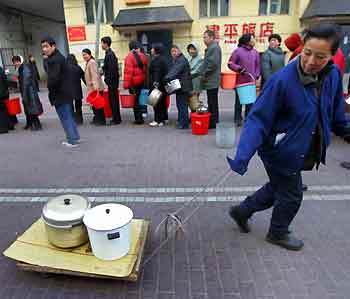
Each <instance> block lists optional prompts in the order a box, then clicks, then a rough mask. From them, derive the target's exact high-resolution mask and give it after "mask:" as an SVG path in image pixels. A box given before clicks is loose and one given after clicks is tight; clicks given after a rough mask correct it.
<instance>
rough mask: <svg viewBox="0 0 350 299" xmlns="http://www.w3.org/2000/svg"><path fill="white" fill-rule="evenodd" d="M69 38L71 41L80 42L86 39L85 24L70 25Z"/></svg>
mask: <svg viewBox="0 0 350 299" xmlns="http://www.w3.org/2000/svg"><path fill="white" fill-rule="evenodd" d="M68 40H69V41H70V42H78V41H85V40H86V33H85V26H69V27H68Z"/></svg>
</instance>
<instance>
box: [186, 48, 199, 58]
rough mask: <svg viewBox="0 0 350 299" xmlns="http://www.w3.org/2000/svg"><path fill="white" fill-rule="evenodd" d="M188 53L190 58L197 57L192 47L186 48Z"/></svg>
mask: <svg viewBox="0 0 350 299" xmlns="http://www.w3.org/2000/svg"><path fill="white" fill-rule="evenodd" d="M188 53H189V54H190V55H191V56H192V57H195V56H197V50H196V49H195V48H194V47H189V48H188Z"/></svg>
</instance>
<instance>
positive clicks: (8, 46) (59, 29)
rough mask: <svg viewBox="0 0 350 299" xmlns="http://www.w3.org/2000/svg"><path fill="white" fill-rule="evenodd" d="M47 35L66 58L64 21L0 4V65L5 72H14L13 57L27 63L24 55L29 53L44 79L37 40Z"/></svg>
mask: <svg viewBox="0 0 350 299" xmlns="http://www.w3.org/2000/svg"><path fill="white" fill-rule="evenodd" d="M48 35H50V36H53V37H55V39H56V42H57V46H58V48H59V49H60V50H61V52H62V53H63V54H65V55H66V54H67V53H68V45H67V35H66V26H65V23H64V21H57V20H53V19H49V18H47V17H45V16H39V15H34V14H33V13H25V12H23V11H22V10H20V9H18V8H11V7H5V6H1V5H0V65H1V66H2V67H3V68H4V69H5V70H6V71H8V72H10V73H13V72H15V67H14V65H13V63H12V57H13V56H14V55H20V56H22V57H23V59H25V60H27V59H28V54H32V55H33V56H34V58H35V60H36V62H37V66H38V69H39V72H40V75H41V77H42V78H45V75H46V74H45V72H44V68H43V65H42V51H41V45H40V41H41V39H42V38H43V37H44V36H48Z"/></svg>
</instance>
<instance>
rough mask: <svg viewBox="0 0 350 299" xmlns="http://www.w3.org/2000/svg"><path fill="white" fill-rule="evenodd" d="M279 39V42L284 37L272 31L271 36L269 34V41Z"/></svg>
mask: <svg viewBox="0 0 350 299" xmlns="http://www.w3.org/2000/svg"><path fill="white" fill-rule="evenodd" d="M273 38H274V39H277V40H278V42H279V43H281V42H282V37H281V36H280V35H279V34H277V33H272V34H271V35H270V36H269V42H270V41H271V40H272V39H273Z"/></svg>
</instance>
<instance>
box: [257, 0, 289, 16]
mask: <svg viewBox="0 0 350 299" xmlns="http://www.w3.org/2000/svg"><path fill="white" fill-rule="evenodd" d="M289 11H290V0H260V1H259V15H261V16H265V15H288V14H289Z"/></svg>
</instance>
